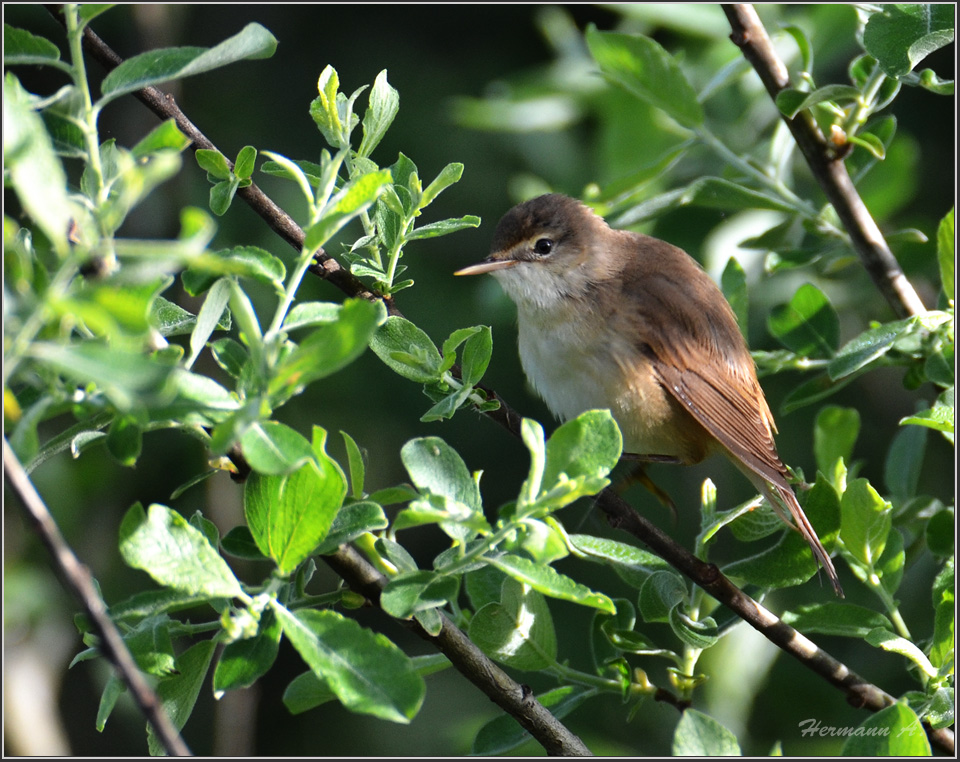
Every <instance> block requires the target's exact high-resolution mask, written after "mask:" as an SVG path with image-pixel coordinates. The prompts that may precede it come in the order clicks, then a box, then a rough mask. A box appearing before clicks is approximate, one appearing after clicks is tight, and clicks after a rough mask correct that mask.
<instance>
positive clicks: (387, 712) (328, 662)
mask: <svg viewBox="0 0 960 762" xmlns="http://www.w3.org/2000/svg"><path fill="white" fill-rule="evenodd" d="M271 605H272V607H273V609H274V611H275V612H276V614H277V618H278V619H279V620H280V623H281V624H282V625H283V632H284V634H285V635H286V636H287V638H289V640H290V642H291V643H292V644H293V647H294V648H296V649H297V651H298V652H299V654H300V656H301V657H302V658H303V660H304V661H305V662H306V663H307V665H308V666H309V667H310V669H311V670H312V671H313V673H314V674H315V675H317V677H319V678H320V679H321V680H323V681H324V682H325V683H326V684H327V686H328V687H329V688H330V690H332V691H333V693H334V694H335V695H336V696H337V698H338V699H339V700H340V702H341V703H342V704H343V705H344V706H345V707H346V708H347V709H349V710H350V711H352V712H357V713H361V714H370V715H373V716H374V717H378V718H380V719H382V720H389V721H390V722H398V723H403V724H406V723H408V722H409V721H410V720H411V719H412V718H413V717H414V716H415V715H416V713H417V712H418V711H419V709H420V705H421V704H422V703H423V697H424V694H425V693H426V686H425V684H424V682H423V678H422V677H421V676H420V675H419V674H417V672H416V670H415V669H414V666H413V662H411V660H410V659H409V658H408V657H407V656H406V654H404V653H403V651H401V650H400V649H399V648H397V647H396V646H395V645H394V644H393V643H391V642H390V641H389V640H388V639H387V638H386V637H385V636H383V635H380V634H377V633H373V632H371V631H370V630H367V629H365V628H363V627H361V626H360V625H359V624H357V623H356V622H354V621H353V620H352V619H347V618H345V617H343V616H341V615H340V614H337V613H335V612H333V611H315V610H313V609H306V610H301V611H298V612H297V614H296V615H294V614H293V613H291V612H290V611H288V610H287V609H286V608H284V607H283V606H281V605H280V604H279V603H276V602H273V603H272V604H271Z"/></svg>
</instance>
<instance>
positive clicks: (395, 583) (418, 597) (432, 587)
mask: <svg viewBox="0 0 960 762" xmlns="http://www.w3.org/2000/svg"><path fill="white" fill-rule="evenodd" d="M459 591H460V580H459V578H458V577H453V576H449V575H441V574H437V573H436V572H432V571H415V572H407V573H406V574H398V575H397V576H396V577H392V578H391V579H390V581H389V582H388V583H387V586H386V587H385V588H384V589H383V592H381V594H380V606H381V607H382V608H383V610H384V611H386V612H387V613H388V614H389V615H390V616H392V617H396V618H397V619H409V618H410V617H412V616H413V615H414V614H416V613H418V612H420V611H426V610H427V609H435V608H438V607H440V606H445V605H446V604H447V602H448V601H450V600H453V599H454V598H455V597H456V595H457V593H458V592H459Z"/></svg>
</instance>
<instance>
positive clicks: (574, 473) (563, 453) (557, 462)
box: [541, 410, 623, 492]
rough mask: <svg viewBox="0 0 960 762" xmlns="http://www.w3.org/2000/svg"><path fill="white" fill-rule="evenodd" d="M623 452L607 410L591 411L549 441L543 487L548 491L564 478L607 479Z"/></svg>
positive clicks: (621, 443) (611, 417)
mask: <svg viewBox="0 0 960 762" xmlns="http://www.w3.org/2000/svg"><path fill="white" fill-rule="evenodd" d="M622 452H623V438H622V437H621V435H620V429H619V428H618V427H617V424H616V421H614V420H613V416H612V415H610V411H608V410H588V411H587V412H585V413H581V414H580V415H579V416H577V417H576V418H574V419H573V420H572V421H567V422H566V423H565V424H563V425H562V426H560V427H559V428H557V430H556V431H554V432H553V435H552V436H551V437H550V439H549V440H547V450H546V455H547V458H546V463H545V465H544V472H543V485H544V486H543V488H542V489H541V492H546V491H548V490H550V489H552V488H553V487H554V485H556V484H557V483H558V482H560V481H561V480H562V478H563V477H564V476H565V477H566V479H576V478H577V477H581V476H583V477H597V476H600V477H602V476H606V475H607V474H608V473H610V471H611V470H613V467H614V466H616V465H617V462H618V461H619V460H620V455H621V453H622Z"/></svg>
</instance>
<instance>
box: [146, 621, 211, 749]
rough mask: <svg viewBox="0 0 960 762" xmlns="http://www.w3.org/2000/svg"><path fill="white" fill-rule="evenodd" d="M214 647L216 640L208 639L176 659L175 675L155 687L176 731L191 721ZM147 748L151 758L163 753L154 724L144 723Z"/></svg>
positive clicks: (163, 747) (162, 746)
mask: <svg viewBox="0 0 960 762" xmlns="http://www.w3.org/2000/svg"><path fill="white" fill-rule="evenodd" d="M216 645H217V642H216V639H214V638H211V639H210V640H203V641H200V642H199V643H197V644H196V645H193V646H191V647H190V648H188V649H187V650H186V651H184V652H183V653H182V654H180V656H179V658H178V659H177V672H178V674H177V675H175V676H174V677H170V678H167V679H166V680H161V681H160V684H159V685H158V686H157V697H158V698H159V699H160V704H161V707H162V708H163V711H164V712H165V713H166V715H167V717H169V718H170V722H172V723H173V726H174V728H176V729H177V730H182V729H183V726H184V725H186V724H187V720H188V719H190V714H191V713H192V712H193V707H194V705H195V704H196V703H197V697H198V696H199V695H200V688H202V687H203V681H204V679H205V678H206V676H207V670H208V669H209V667H210V659H211V658H212V657H213V651H214V649H215V648H216ZM147 747H148V748H149V750H150V755H151V756H163V755H165V754H166V747H165V746H164V745H163V744H162V743H161V742H160V740H159V739H158V738H157V736H156V734H155V733H154V730H153V725H151V724H150V723H149V722H148V723H147Z"/></svg>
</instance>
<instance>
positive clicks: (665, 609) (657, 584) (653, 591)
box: [638, 569, 687, 622]
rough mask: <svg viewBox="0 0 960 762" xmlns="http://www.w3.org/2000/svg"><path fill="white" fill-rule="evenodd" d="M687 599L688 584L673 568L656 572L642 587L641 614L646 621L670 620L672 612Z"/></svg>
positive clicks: (639, 600) (639, 601)
mask: <svg viewBox="0 0 960 762" xmlns="http://www.w3.org/2000/svg"><path fill="white" fill-rule="evenodd" d="M686 599H687V589H686V586H685V585H684V584H683V580H682V579H680V576H679V575H678V574H677V573H676V572H675V571H674V570H673V569H669V570H664V571H657V572H654V573H653V574H651V575H650V576H649V578H648V579H647V581H646V582H645V583H644V585H643V587H642V588H641V589H640V597H639V599H638V603H639V605H640V616H642V617H643V621H645V622H669V621H670V612H671V611H673V609H674V608H676V607H677V606H679V605H680V604H682V603H683V602H684V601H685V600H686Z"/></svg>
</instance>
